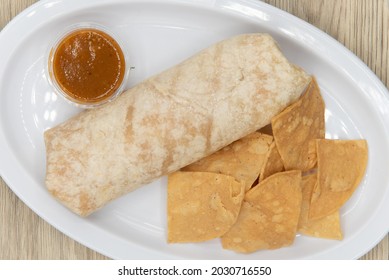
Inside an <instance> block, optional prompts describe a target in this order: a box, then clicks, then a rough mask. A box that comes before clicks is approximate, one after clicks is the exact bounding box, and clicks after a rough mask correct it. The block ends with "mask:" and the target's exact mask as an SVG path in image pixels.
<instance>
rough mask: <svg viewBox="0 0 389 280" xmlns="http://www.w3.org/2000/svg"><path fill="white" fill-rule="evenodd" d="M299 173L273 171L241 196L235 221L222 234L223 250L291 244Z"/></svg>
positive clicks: (297, 210)
mask: <svg viewBox="0 0 389 280" xmlns="http://www.w3.org/2000/svg"><path fill="white" fill-rule="evenodd" d="M300 183H301V172H300V171H287V172H280V173H276V174H274V175H272V176H270V177H268V178H266V179H265V180H264V181H262V182H260V183H259V184H258V185H256V186H255V187H254V188H252V189H251V190H249V191H248V192H247V193H246V195H245V198H244V201H243V204H242V208H241V211H240V214H239V216H238V220H237V221H236V223H235V224H234V225H233V226H232V227H231V229H230V230H229V231H228V232H227V233H226V234H224V235H223V236H222V245H223V248H225V249H230V250H234V251H237V252H242V253H250V252H254V251H256V250H261V249H276V248H280V247H283V246H288V245H291V244H292V243H293V241H294V239H295V236H296V230H297V224H298V219H299V216H300V208H301V199H302V194H301V186H300Z"/></svg>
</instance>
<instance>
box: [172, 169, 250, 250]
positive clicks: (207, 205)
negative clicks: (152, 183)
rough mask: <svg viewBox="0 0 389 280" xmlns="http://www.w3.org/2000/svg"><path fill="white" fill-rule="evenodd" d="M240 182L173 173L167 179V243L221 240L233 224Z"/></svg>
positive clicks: (203, 174)
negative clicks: (219, 238) (218, 238)
mask: <svg viewBox="0 0 389 280" xmlns="http://www.w3.org/2000/svg"><path fill="white" fill-rule="evenodd" d="M244 193H245V186H244V183H243V182H238V181H236V180H235V178H233V177H231V176H227V175H223V174H216V173H208V172H175V173H172V174H170V175H169V177H168V201H167V208H168V210H167V214H168V215H167V217H168V218H167V219H168V242H170V243H173V242H200V241H206V240H210V239H213V238H216V237H220V236H221V235H223V234H224V233H225V232H227V231H228V230H229V228H230V227H231V226H232V225H233V224H234V223H235V222H236V219H237V217H238V214H239V211H240V207H241V204H242V200H243V197H244Z"/></svg>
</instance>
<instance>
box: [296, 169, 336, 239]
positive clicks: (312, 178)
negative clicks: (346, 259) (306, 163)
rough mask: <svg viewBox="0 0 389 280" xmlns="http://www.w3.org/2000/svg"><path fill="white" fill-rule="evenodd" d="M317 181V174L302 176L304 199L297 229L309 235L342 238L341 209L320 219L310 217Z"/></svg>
mask: <svg viewBox="0 0 389 280" xmlns="http://www.w3.org/2000/svg"><path fill="white" fill-rule="evenodd" d="M316 182H317V174H311V175H308V176H304V177H303V178H302V183H301V188H302V192H303V199H302V203H301V213H300V219H299V223H298V227H297V231H298V232H300V233H301V234H304V235H308V236H313V237H318V238H327V239H336V240H341V239H342V238H343V234H342V229H341V226H340V215H339V211H336V212H334V213H332V214H330V215H328V216H325V217H323V218H320V219H316V220H311V219H309V206H310V204H311V196H312V192H313V188H314V186H315V184H316Z"/></svg>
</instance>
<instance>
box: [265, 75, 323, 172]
mask: <svg viewBox="0 0 389 280" xmlns="http://www.w3.org/2000/svg"><path fill="white" fill-rule="evenodd" d="M324 111H325V105H324V101H323V99H322V97H321V95H320V89H319V87H318V85H317V83H316V80H315V79H314V78H313V79H312V81H311V83H310V84H309V86H308V88H307V90H306V92H305V93H304V95H303V96H302V97H301V98H300V99H299V100H298V101H297V102H295V103H293V104H292V105H291V106H289V107H288V108H286V109H285V110H284V111H282V112H281V113H280V114H278V115H277V116H275V117H274V118H273V119H272V122H271V123H272V127H273V135H274V139H275V141H276V144H277V148H278V151H279V153H280V155H281V158H282V161H283V163H284V166H285V169H286V170H294V169H296V170H302V171H307V170H309V169H311V168H312V167H313V166H314V163H315V162H312V160H310V159H309V155H310V153H309V141H310V140H312V139H322V138H324V137H325V121H324Z"/></svg>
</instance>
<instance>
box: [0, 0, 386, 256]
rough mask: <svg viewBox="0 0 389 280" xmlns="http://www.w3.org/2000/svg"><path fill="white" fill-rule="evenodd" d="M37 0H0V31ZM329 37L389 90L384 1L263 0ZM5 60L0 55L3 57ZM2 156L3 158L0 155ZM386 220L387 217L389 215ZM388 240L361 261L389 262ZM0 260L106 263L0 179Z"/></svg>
mask: <svg viewBox="0 0 389 280" xmlns="http://www.w3.org/2000/svg"><path fill="white" fill-rule="evenodd" d="M34 2H36V1H35V0H0V29H2V28H3V27H4V26H5V25H6V24H7V23H8V22H9V21H10V20H11V19H12V18H13V17H14V16H16V15H17V14H18V13H19V12H21V11H22V10H23V9H25V8H27V7H28V6H30V5H31V4H33V3H34ZM265 2H267V3H269V4H271V5H274V6H276V7H279V8H281V9H283V10H286V11H288V12H289V13H292V14H294V15H296V16H297V17H299V18H302V19H303V20H305V21H307V22H310V23H311V24H313V25H315V26H317V27H318V28H320V29H321V30H323V31H324V32H326V33H328V34H329V35H331V36H332V37H334V38H335V39H337V40H338V41H339V42H341V43H342V44H344V45H345V46H346V47H347V48H349V49H350V50H351V51H353V52H354V53H355V54H356V55H357V56H358V57H360V58H361V59H362V60H363V61H364V62H365V63H366V64H367V65H368V66H369V67H370V68H371V69H372V70H373V71H374V72H375V73H376V75H377V76H378V77H379V78H380V79H381V81H382V82H383V83H384V84H385V85H386V86H387V87H388V85H389V71H388V70H387V68H388V66H389V63H388V62H389V1H388V0H373V1H371V0H356V1H354V0H316V1H312V0H290V1H288V0H266V1H265ZM2 55H4V54H2ZM0 157H1V155H0ZM388 219H389V213H388ZM388 237H389V235H386V237H385V238H384V239H383V240H382V241H381V242H380V243H379V244H378V245H377V246H376V247H375V248H374V249H372V250H371V251H370V252H368V253H367V254H366V255H365V256H363V257H362V259H385V260H388V259H389V244H388V239H389V238H388ZM0 259H107V258H106V257H105V256H103V255H101V254H99V253H97V252H94V251H92V250H90V249H88V248H86V247H85V246H83V245H81V244H79V243H77V242H76V241H74V240H72V239H71V238H69V237H67V236H65V235H64V234H62V233H61V232H59V231H58V230H56V229H54V228H53V227H52V226H50V225H49V224H48V223H46V222H45V221H43V220H42V219H41V218H40V217H38V216H37V215H36V214H35V213H34V212H32V211H31V210H30V209H29V208H28V207H27V206H26V205H25V204H24V203H23V202H22V201H21V200H19V199H18V198H17V197H16V196H15V194H14V193H13V192H12V191H11V190H10V189H9V188H8V187H7V185H6V184H5V183H4V181H3V180H2V179H1V178H0Z"/></svg>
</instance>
